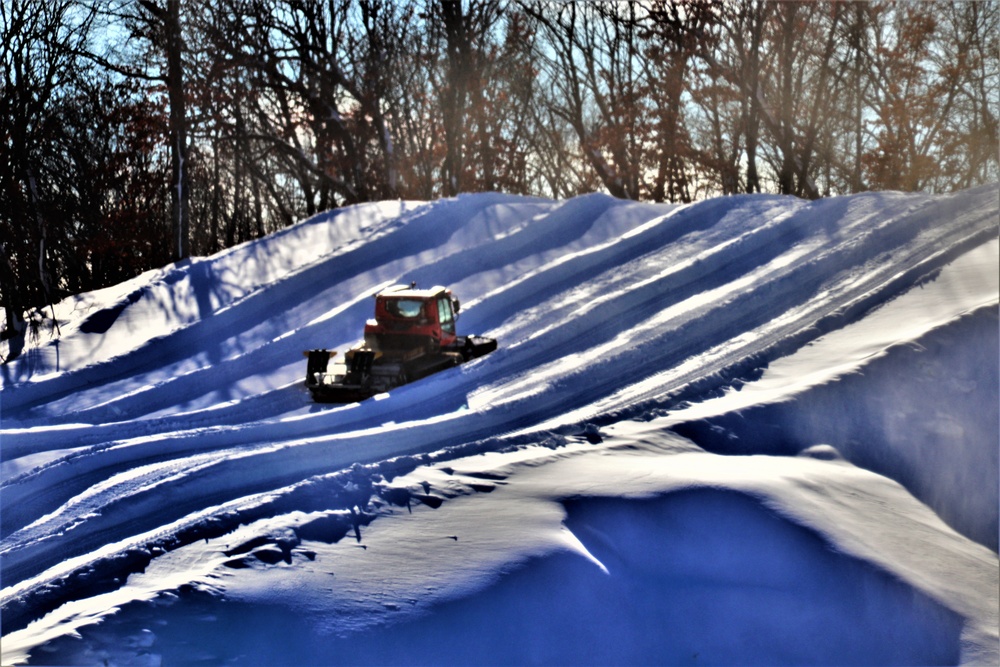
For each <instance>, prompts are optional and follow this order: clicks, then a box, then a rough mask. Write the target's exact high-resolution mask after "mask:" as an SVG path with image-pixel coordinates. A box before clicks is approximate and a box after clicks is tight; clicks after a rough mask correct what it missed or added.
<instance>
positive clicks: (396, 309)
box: [385, 299, 424, 320]
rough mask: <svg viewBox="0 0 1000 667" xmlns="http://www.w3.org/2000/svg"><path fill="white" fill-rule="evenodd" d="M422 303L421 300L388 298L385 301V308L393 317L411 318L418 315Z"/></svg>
mask: <svg viewBox="0 0 1000 667" xmlns="http://www.w3.org/2000/svg"><path fill="white" fill-rule="evenodd" d="M423 305H424V304H423V302H421V301H416V300H413V299H389V300H388V301H386V304H385V309H386V310H388V311H389V314H390V315H392V316H393V317H402V318H404V319H407V320H412V319H416V318H418V317H420V314H421V310H422V309H423Z"/></svg>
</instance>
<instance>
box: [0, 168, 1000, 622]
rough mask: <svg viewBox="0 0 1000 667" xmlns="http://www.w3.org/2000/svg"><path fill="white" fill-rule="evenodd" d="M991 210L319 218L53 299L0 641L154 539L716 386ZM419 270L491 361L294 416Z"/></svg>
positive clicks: (700, 206) (993, 215) (839, 317)
mask: <svg viewBox="0 0 1000 667" xmlns="http://www.w3.org/2000/svg"><path fill="white" fill-rule="evenodd" d="M997 216H998V202H997V196H996V188H995V187H994V186H990V187H986V188H981V189H978V190H973V191H967V192H963V193H959V194H957V195H954V196H948V197H930V196H924V195H903V194H897V193H881V194H866V195H858V196H853V197H843V198H833V199H827V200H821V201H817V202H812V203H810V202H805V201H802V200H798V199H794V198H783V197H773V196H740V197H730V198H724V199H715V200H711V201H707V202H702V203H697V204H693V205H689V206H653V205H647V204H635V203H628V202H622V201H617V200H614V199H611V198H610V197H606V196H601V195H591V196H586V197H579V198H576V199H573V200H570V201H566V202H551V201H547V200H537V199H526V198H517V197H511V196H503V195H475V196H462V197H459V198H457V199H454V200H447V201H440V202H436V203H432V204H398V205H371V206H367V207H366V206H359V207H354V208H352V209H347V210H345V211H341V212H334V213H332V214H325V215H323V216H318V217H317V218H314V219H312V220H309V221H306V222H303V223H301V224H300V225H296V226H294V227H292V228H290V229H289V230H286V231H285V232H283V233H281V234H279V235H275V236H274V237H271V238H269V239H267V240H264V241H260V242H257V243H252V244H247V245H244V246H240V247H238V248H234V249H231V250H228V251H225V252H223V253H220V254H218V255H215V256H213V257H209V258H203V259H196V260H193V261H191V262H187V263H184V264H180V265H176V266H174V267H171V268H170V269H168V270H165V271H161V272H152V273H150V274H146V275H144V276H141V277H140V278H137V279H136V280H134V281H131V283H130V285H129V286H128V288H127V289H123V290H122V291H121V293H120V294H112V295H111V296H107V295H104V296H90V297H86V298H83V297H81V298H79V299H76V300H71V301H70V302H64V304H60V306H59V307H60V310H58V311H57V312H59V313H61V314H62V315H61V317H62V318H64V319H63V322H62V330H63V335H62V338H61V339H60V340H58V341H52V342H50V343H48V344H45V345H41V346H39V347H36V348H31V349H28V350H27V351H25V352H24V353H23V354H22V356H21V357H20V358H18V359H16V360H14V361H12V362H9V363H8V364H6V365H4V366H3V367H2V370H0V374H2V380H3V388H2V405H3V433H2V438H3V459H4V461H5V463H6V462H10V461H14V460H16V459H19V458H21V457H27V456H29V455H30V456H32V457H36V458H34V459H31V460H32V461H37V462H38V463H37V465H35V466H31V465H28V466H24V467H23V469H17V470H15V471H14V472H12V473H11V474H7V473H5V475H4V479H3V482H2V485H0V492H2V497H3V523H2V528H0V558H2V570H3V590H2V591H0V605H2V613H3V624H4V628H3V629H4V632H5V633H7V632H10V631H13V630H16V629H18V628H22V627H24V626H25V625H26V624H27V623H28V622H30V621H31V620H32V619H35V618H38V617H39V616H40V615H41V614H43V613H45V612H46V611H48V610H51V609H53V608H55V607H56V606H58V605H60V604H62V603H64V602H65V601H67V600H68V599H71V598H73V597H80V596H84V595H91V594H93V593H94V592H95V591H101V590H111V589H113V588H114V587H115V586H116V585H117V583H116V582H119V581H122V580H124V575H127V574H128V573H129V572H131V571H138V570H141V569H142V568H143V567H145V565H146V564H148V562H149V561H150V559H152V558H153V557H155V554H156V553H158V551H157V550H158V549H163V550H169V549H172V548H176V547H177V546H179V545H181V544H184V543H189V542H191V541H193V540H198V539H202V538H204V537H206V536H216V535H221V534H225V532H226V531H228V530H231V529H232V528H234V527H235V526H237V525H239V524H240V523H245V522H246V521H248V520H250V519H259V518H261V517H265V516H268V515H270V514H272V513H278V512H287V511H289V510H290V509H292V508H296V509H303V510H307V509H308V510H316V509H338V508H342V509H350V508H353V507H354V506H355V505H358V504H359V503H361V504H362V506H363V502H364V493H365V492H372V490H373V489H375V490H376V491H377V488H376V487H377V485H378V482H379V480H380V479H382V478H384V477H387V478H391V477H392V476H394V475H398V474H402V473H403V472H406V471H408V470H409V469H412V468H413V467H415V466H416V465H418V463H419V462H421V461H422V460H423V458H422V456H423V455H426V454H430V453H433V452H436V454H435V456H436V457H437V460H440V459H441V458H442V457H444V458H447V457H448V456H450V455H452V454H449V452H452V453H453V455H455V456H458V455H460V454H468V453H470V452H476V451H489V450H492V449H502V448H505V447H509V446H511V445H512V444H514V443H516V442H518V441H519V440H518V439H519V438H523V437H525V436H524V434H525V433H530V432H531V431H532V430H534V429H536V428H539V427H540V426H541V425H545V426H544V427H545V428H547V429H551V428H553V424H555V425H557V426H562V427H563V428H564V429H565V430H566V432H582V429H583V424H585V423H588V422H589V423H601V422H608V421H611V420H614V419H621V418H634V417H641V416H643V415H645V414H649V413H662V412H663V411H667V410H670V409H671V408H672V407H673V406H676V405H678V404H680V403H681V402H682V401H692V400H698V399H699V398H702V397H705V396H708V395H711V394H712V393H713V392H718V390H719V389H720V388H722V387H724V386H726V385H728V384H729V383H731V382H732V381H733V380H734V379H738V378H740V377H750V376H753V375H754V374H755V373H757V372H759V370H760V369H761V368H763V367H765V366H766V365H767V364H768V363H769V362H771V361H773V360H775V359H777V358H779V357H782V356H785V355H788V354H790V353H792V352H794V351H795V350H796V349H799V348H801V347H802V346H804V345H806V344H808V343H809V342H810V341H812V340H814V339H816V338H817V337H818V336H820V335H822V334H823V333H826V332H828V331H832V330H835V329H838V328H841V327H843V326H846V325H847V324H849V323H851V322H853V321H855V320H857V319H858V318H860V317H862V316H863V315H864V314H865V313H867V312H869V311H870V310H871V309H873V308H875V307H878V306H879V305H881V304H884V303H886V302H888V301H890V300H892V299H893V298H894V297H896V296H898V295H900V294H902V293H904V292H905V291H907V290H909V289H911V288H913V287H914V286H916V285H919V284H920V283H921V281H923V280H926V279H927V278H928V277H929V276H932V275H933V274H934V273H935V272H936V271H938V270H939V269H940V268H941V267H942V266H944V265H945V264H947V263H948V262H950V261H952V260H954V259H955V258H957V257H958V256H959V255H961V254H962V253H964V252H966V251H969V250H971V249H973V248H975V247H977V246H981V245H983V244H986V243H989V242H991V241H993V240H994V239H995V238H996V234H997ZM317 239H323V240H324V242H323V243H318V242H317ZM411 280H415V281H417V282H418V283H420V284H447V285H449V286H451V287H452V289H453V290H454V292H455V294H456V295H458V296H459V297H460V298H461V299H462V302H463V308H462V316H461V317H462V322H461V328H462V329H463V330H467V331H477V332H481V333H483V334H485V335H489V336H491V337H494V338H497V339H498V340H499V342H500V347H499V349H498V350H497V351H496V352H494V353H493V354H491V355H489V356H488V357H485V358H483V359H479V360H476V361H474V362H470V363H469V364H466V365H463V366H461V367H459V368H456V369H453V370H449V371H446V372H444V373H441V374H439V375H436V376H433V377H431V378H427V379H425V380H422V381H420V382H418V383H415V384H412V385H407V386H405V387H401V388H399V389H398V390H395V391H392V392H390V394H388V395H386V396H382V397H378V399H376V400H369V401H366V402H364V403H362V404H360V405H355V406H317V405H314V404H312V402H311V400H310V399H309V395H308V392H307V390H306V389H305V387H304V386H303V385H302V374H303V369H304V360H303V358H302V351H303V350H308V349H313V348H317V347H328V348H331V349H333V348H337V347H343V346H345V345H347V344H349V343H351V342H352V339H353V337H354V336H356V335H357V332H359V331H360V330H361V328H362V326H363V322H364V320H365V319H366V318H367V317H368V316H369V315H370V310H371V299H370V295H371V294H373V293H374V292H376V291H377V290H378V289H379V288H380V287H381V286H384V285H386V284H391V283H397V282H409V281H411ZM568 415H571V416H568ZM373 485H374V486H373Z"/></svg>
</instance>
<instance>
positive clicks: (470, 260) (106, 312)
mask: <svg viewBox="0 0 1000 667" xmlns="http://www.w3.org/2000/svg"><path fill="white" fill-rule="evenodd" d="M997 220H998V197H997V189H996V187H995V186H993V187H987V188H980V189H977V190H971V191H966V192H962V193H957V194H955V195H952V196H943V197H931V196H924V195H903V194H897V193H872V194H865V195H858V196H852V197H842V198H834V199H828V200H822V201H817V202H811V203H810V202H804V201H801V200H797V199H792V198H783V197H772V196H742V197H729V198H723V199H716V200H711V201H706V202H701V203H698V204H693V205H689V206H654V205H647V204H635V203H628V202H622V201H617V200H614V199H611V198H609V197H606V196H601V195H591V196H585V197H579V198H576V199H572V200H569V201H565V202H553V201H548V200H540V199H529V198H519V197H511V196H505V195H498V194H489V195H470V196H462V197H459V198H457V199H453V200H442V201H439V202H434V203H417V202H394V203H384V204H378V205H363V206H357V207H353V208H350V209H345V210H342V211H336V212H332V213H329V214H323V215H320V216H317V217H315V218H312V219H310V220H307V221H304V222H302V223H300V224H298V225H295V226H293V227H290V228H288V229H287V230H285V231H284V232H282V233H280V234H276V235H274V236H271V237H269V238H267V239H263V240H260V241H257V242H253V243H249V244H245V245H243V246H239V247H237V248H233V249H230V250H227V251H225V252H222V253H219V254H218V255H215V256H212V257H207V258H196V259H193V260H191V261H187V262H184V263H181V264H177V265H174V266H170V267H167V268H165V269H163V270H159V271H153V272H149V273H147V274H144V275H142V276H139V277H137V278H136V279H134V280H132V281H129V282H128V283H125V284H123V285H120V286H117V287H114V288H109V289H106V290H102V291H99V292H94V293H90V294H85V295H80V296H78V297H74V298H71V299H67V300H66V301H63V302H62V303H59V304H56V306H55V308H54V312H55V316H56V317H57V318H58V319H59V323H60V329H61V332H62V335H61V337H60V338H59V339H57V340H51V341H41V342H39V343H38V344H36V345H33V346H30V347H28V348H27V349H26V350H25V351H24V352H23V353H22V354H21V356H20V357H19V358H17V359H16V360H13V361H11V362H9V363H7V364H5V365H3V366H0V377H2V381H3V387H2V394H0V400H2V408H3V425H2V432H0V438H2V450H0V451H2V466H3V481H2V486H0V493H2V496H0V498H2V502H3V523H2V526H0V558H2V561H0V564H2V568H3V569H2V576H3V582H2V586H3V588H2V589H0V611H2V622H3V626H2V633H3V651H4V653H3V662H4V663H5V664H6V663H12V662H24V661H28V662H31V663H33V664H70V663H80V664H89V663H93V662H101V661H107V662H109V663H110V662H126V663H136V662H143V663H147V664H158V663H159V662H160V661H165V662H173V663H194V662H210V663H216V662H222V661H228V660H231V661H236V662H242V663H248V664H279V663H284V664H293V663H304V662H308V663H314V664H316V663H318V664H335V663H342V664H358V663H365V662H369V663H381V664H384V663H407V664H421V663H426V664H440V663H441V662H444V661H453V662H469V663H484V664H510V663H544V664H556V663H564V664H582V663H593V664H602V663H608V662H615V663H671V664H672V663H694V662H699V663H710V664H732V663H746V664H804V663H842V664H871V663H911V664H945V663H949V664H950V663H955V662H963V663H968V664H976V663H982V662H987V663H995V662H996V661H997V659H998V657H1000V651H998V632H997V606H998V599H997V584H998V562H997V553H996V550H997V514H998V506H1000V502H998V497H997V489H998V481H997V468H998V464H997V458H998V452H997V450H998V440H1000V437H998V423H1000V415H998V385H1000V379H998V367H1000V361H998V348H1000V344H998V337H997V330H998V325H997V311H998V294H1000V287H998V277H997V273H998V264H1000V260H998V241H997V231H998V230H997ZM411 280H412V281H417V282H418V284H421V285H431V284H444V285H448V286H450V287H451V288H452V289H453V290H454V292H455V293H456V295H458V296H459V297H460V298H461V299H462V302H463V309H462V315H461V317H460V319H459V328H460V329H461V330H462V331H465V332H477V333H482V334H486V335H489V336H491V337H495V338H497V339H498V340H499V341H500V349H499V350H498V351H496V352H494V353H493V354H491V355H489V356H488V357H485V358H482V359H479V360H476V361H474V362H471V363H469V364H466V365H464V366H462V367H459V368H456V369H452V370H450V371H446V372H444V373H441V374H439V375H436V376H433V377H431V378H427V379H425V380H422V381H420V382H418V383H414V384H411V385H408V386H405V387H401V388H399V389H397V390H394V391H392V392H390V393H389V394H386V395H381V396H377V397H375V398H374V399H371V400H369V401H366V402H364V403H361V404H357V405H348V406H321V405H315V404H312V403H311V401H310V400H309V395H308V392H307V391H306V389H305V388H304V386H303V384H302V375H303V373H304V369H305V361H304V359H303V357H302V351H303V350H307V349H312V348H317V347H328V348H331V349H332V348H337V347H341V348H343V347H344V346H347V345H349V344H351V343H352V342H354V341H355V340H356V339H357V338H358V337H359V336H360V332H361V330H362V327H363V323H364V320H365V319H366V318H367V317H370V315H371V308H372V300H371V298H370V296H371V294H373V293H374V292H376V291H377V290H378V289H379V288H380V287H382V286H385V285H387V284H392V283H397V282H409V281H411Z"/></svg>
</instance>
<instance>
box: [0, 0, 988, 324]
mask: <svg viewBox="0 0 1000 667" xmlns="http://www.w3.org/2000/svg"><path fill="white" fill-rule="evenodd" d="M0 28H2V35H0V59H2V63H3V80H2V95H0V122H2V123H3V125H2V134H3V136H4V141H5V145H4V155H3V160H2V165H0V216H2V219H0V224H2V232H0V246H2V255H3V259H2V262H0V291H2V304H0V305H2V306H3V308H4V309H5V313H6V316H5V320H6V321H5V324H4V326H5V329H4V331H5V335H13V334H15V333H17V332H22V331H23V330H24V323H23V320H22V318H23V316H24V313H25V312H26V311H27V310H29V309H31V308H38V307H44V306H45V305H46V304H48V303H51V302H53V301H55V300H57V299H59V298H61V297H63V296H65V295H67V294H72V293H77V292H81V291H87V290H92V289H96V288H99V287H103V286H107V285H110V284H114V283H117V282H120V281H122V280H125V279H127V278H130V277H132V276H135V275H137V274H138V273H140V272H142V271H143V270H146V269H149V268H153V267H157V266H162V265H163V264H165V263H168V262H169V261H171V260H177V259H182V258H184V257H187V256H189V255H192V254H194V255H203V254H208V253H212V252H215V251H217V250H220V249H222V248H224V247H228V246H231V245H234V244H236V243H240V242H242V241H246V240H248V239H253V238H257V237H260V236H263V235H265V234H268V233H270V232H272V231H274V230H276V229H279V228H281V227H283V226H286V225H289V224H291V223H292V222H294V221H296V220H299V219H301V218H303V217H305V216H308V215H310V214H313V213H315V212H317V211H322V210H325V209H330V208H334V207H338V206H343V205H347V204H352V203H357V202H365V201H375V200H380V199H387V198H412V199H433V198H436V197H442V196H450V195H455V194H457V193H460V192H472V191H487V190H499V191H504V192H511V193H524V194H539V195H546V196H551V197H570V196H573V195H575V194H578V193H584V192H593V191H599V190H602V191H606V192H609V193H610V194H612V195H614V196H616V197H622V198H630V199H637V200H648V201H670V202H686V201H691V200H695V199H701V198H705V197H709V196H714V195H726V194H735V193H740V192H774V193H786V194H792V195H797V196H801V197H809V198H815V197H823V196H827V195H831V194H841V193H850V192H858V191H863V190H886V189H899V190H926V191H933V192H943V191H951V190H956V189H962V188H966V187H970V186H972V185H975V184H980V183H984V182H990V181H994V180H996V179H997V176H998V156H997V152H998V136H997V115H998V112H997V96H998V87H1000V67H998V62H1000V57H998V51H997V36H998V6H997V3H995V2H955V3H951V2H947V3H942V2H919V3H910V2H905V3H904V2H900V3H896V2H885V1H874V2H802V3H799V2H760V1H756V0H733V1H732V2H725V3H723V2H702V1H698V0H676V1H674V2H661V1H654V0H643V1H633V2H626V1H624V0H623V1H620V2H583V1H580V2H570V1H557V0H544V1H543V0H462V1H456V0H4V2H3V3H0Z"/></svg>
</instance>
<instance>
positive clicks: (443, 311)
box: [437, 297, 455, 334]
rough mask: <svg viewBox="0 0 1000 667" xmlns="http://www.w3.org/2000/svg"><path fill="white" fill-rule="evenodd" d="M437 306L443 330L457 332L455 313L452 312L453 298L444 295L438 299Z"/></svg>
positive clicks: (451, 332)
mask: <svg viewBox="0 0 1000 667" xmlns="http://www.w3.org/2000/svg"><path fill="white" fill-rule="evenodd" d="M437 306H438V320H439V321H440V322H441V330H442V331H445V332H447V333H450V334H453V333H455V315H454V314H453V313H452V312H451V299H448V298H447V297H442V298H440V299H438V303H437Z"/></svg>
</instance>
